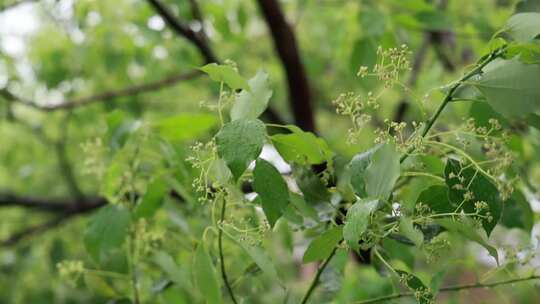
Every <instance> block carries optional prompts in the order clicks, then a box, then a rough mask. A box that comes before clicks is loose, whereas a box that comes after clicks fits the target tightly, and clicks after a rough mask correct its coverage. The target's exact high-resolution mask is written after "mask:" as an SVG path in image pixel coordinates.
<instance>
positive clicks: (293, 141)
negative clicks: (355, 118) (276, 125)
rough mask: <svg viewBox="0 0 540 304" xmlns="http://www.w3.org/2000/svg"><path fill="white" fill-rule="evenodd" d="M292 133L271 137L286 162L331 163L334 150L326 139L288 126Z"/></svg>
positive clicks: (306, 163) (301, 163)
mask: <svg viewBox="0 0 540 304" xmlns="http://www.w3.org/2000/svg"><path fill="white" fill-rule="evenodd" d="M286 127H287V128H288V129H289V130H290V131H292V133H290V134H276V135H273V136H272V137H271V139H272V143H273V144H274V147H276V149H277V150H278V152H279V154H280V155H281V156H282V157H283V159H284V160H286V161H288V162H292V163H297V164H300V165H308V164H310V165H315V164H321V163H324V162H331V157H332V150H330V147H328V144H327V143H326V142H325V141H324V139H322V138H320V137H317V136H315V134H313V133H311V132H304V131H302V130H301V129H300V128H298V127H296V126H291V125H289V126H286Z"/></svg>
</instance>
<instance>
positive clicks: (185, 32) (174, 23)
mask: <svg viewBox="0 0 540 304" xmlns="http://www.w3.org/2000/svg"><path fill="white" fill-rule="evenodd" d="M147 1H148V3H149V4H150V5H151V6H152V7H153V8H154V10H155V11H156V12H157V13H158V14H159V15H160V16H161V18H163V20H165V22H166V23H167V25H169V27H170V28H171V29H172V30H173V31H174V32H175V33H177V34H178V35H180V36H182V37H184V38H186V39H187V40H189V41H190V42H191V43H193V44H194V45H195V46H196V47H197V49H198V50H199V52H200V53H201V55H202V56H203V57H204V60H205V61H206V63H212V62H218V60H217V57H216V55H215V54H214V52H213V51H212V49H211V48H210V45H208V43H207V40H206V39H205V38H204V36H202V35H200V34H199V33H196V32H195V31H193V30H192V29H191V28H190V27H189V26H188V25H186V24H184V23H183V22H182V21H180V20H179V19H177V18H176V17H175V16H174V14H173V13H172V12H171V11H169V9H168V8H167V7H166V6H165V5H164V4H163V3H161V2H160V1H159V0H147Z"/></svg>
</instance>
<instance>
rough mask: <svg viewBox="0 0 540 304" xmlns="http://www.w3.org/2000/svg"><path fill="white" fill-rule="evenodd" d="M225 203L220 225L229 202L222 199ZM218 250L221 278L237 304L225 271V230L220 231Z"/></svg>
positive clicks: (222, 205) (222, 208)
mask: <svg viewBox="0 0 540 304" xmlns="http://www.w3.org/2000/svg"><path fill="white" fill-rule="evenodd" d="M222 201H223V203H222V204H221V214H220V217H219V225H221V224H222V223H223V221H224V220H225V210H226V208H227V200H226V199H222ZM218 249H219V261H220V266H221V277H222V278H223V283H225V287H226V288H227V291H228V292H229V295H230V296H231V300H232V301H233V303H234V304H237V303H238V302H237V301H236V298H235V297H234V292H233V289H232V287H231V284H230V282H229V279H228V277H227V271H226V269H225V256H224V255H223V229H218Z"/></svg>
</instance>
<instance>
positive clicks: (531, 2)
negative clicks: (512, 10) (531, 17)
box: [516, 0, 540, 13]
mask: <svg viewBox="0 0 540 304" xmlns="http://www.w3.org/2000/svg"><path fill="white" fill-rule="evenodd" d="M524 12H540V1H538V0H521V1H520V2H519V3H517V4H516V13H524Z"/></svg>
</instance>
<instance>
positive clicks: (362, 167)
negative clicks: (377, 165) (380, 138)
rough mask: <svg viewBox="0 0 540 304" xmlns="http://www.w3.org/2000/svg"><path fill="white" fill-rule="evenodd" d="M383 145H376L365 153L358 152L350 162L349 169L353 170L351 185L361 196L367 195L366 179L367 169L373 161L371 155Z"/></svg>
mask: <svg viewBox="0 0 540 304" xmlns="http://www.w3.org/2000/svg"><path fill="white" fill-rule="evenodd" d="M380 147H381V146H376V147H374V148H372V149H370V150H367V151H365V152H363V153H360V154H357V155H355V156H354V157H353V159H352V160H351V162H350V163H349V166H348V167H349V171H350V172H351V186H352V188H353V190H354V192H356V194H357V195H358V196H360V197H366V196H367V193H366V181H365V174H366V169H367V167H368V166H369V164H370V163H371V157H372V156H373V153H375V151H377V150H378V149H379V148H380Z"/></svg>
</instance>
